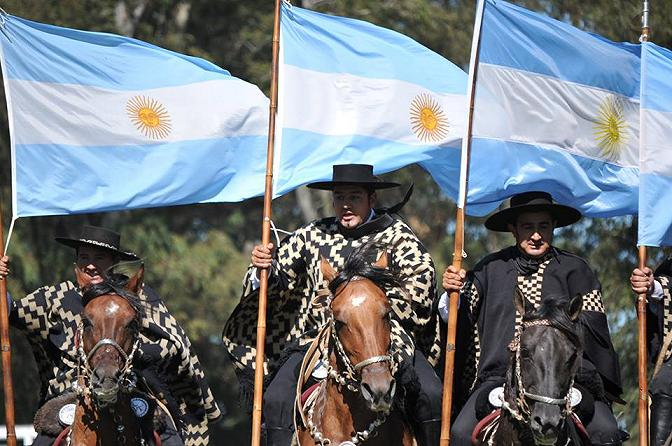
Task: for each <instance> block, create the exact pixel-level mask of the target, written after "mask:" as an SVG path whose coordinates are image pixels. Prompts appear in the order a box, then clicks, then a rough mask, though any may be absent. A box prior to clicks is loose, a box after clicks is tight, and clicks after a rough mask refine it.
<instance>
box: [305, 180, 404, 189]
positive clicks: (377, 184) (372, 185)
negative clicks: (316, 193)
mask: <svg viewBox="0 0 672 446" xmlns="http://www.w3.org/2000/svg"><path fill="white" fill-rule="evenodd" d="M338 186H361V187H365V188H367V189H376V190H377V189H390V188H393V187H399V186H400V184H399V183H393V182H391V181H318V182H316V183H310V184H306V187H309V188H310V189H319V190H334V188H335V187H338Z"/></svg>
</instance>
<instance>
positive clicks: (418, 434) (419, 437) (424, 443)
mask: <svg viewBox="0 0 672 446" xmlns="http://www.w3.org/2000/svg"><path fill="white" fill-rule="evenodd" d="M415 440H416V441H417V442H418V446H436V445H438V444H439V441H440V440H441V419H436V420H429V421H422V422H420V423H417V428H416V430H415Z"/></svg>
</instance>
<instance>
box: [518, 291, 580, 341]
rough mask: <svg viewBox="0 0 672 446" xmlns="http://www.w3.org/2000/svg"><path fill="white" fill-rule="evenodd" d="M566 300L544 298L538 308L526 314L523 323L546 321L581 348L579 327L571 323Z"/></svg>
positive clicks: (577, 324)
mask: <svg viewBox="0 0 672 446" xmlns="http://www.w3.org/2000/svg"><path fill="white" fill-rule="evenodd" d="M567 302H568V300H567V299H566V298H559V297H556V298H553V297H550V298H545V299H544V300H543V301H542V302H541V305H540V306H539V308H537V309H535V310H533V311H530V312H526V313H525V315H524V316H523V322H534V321H538V320H547V321H548V322H549V324H550V326H551V327H553V328H556V329H558V330H560V331H561V332H562V333H563V334H564V335H565V336H567V338H568V339H569V340H570V341H571V342H572V344H574V345H575V346H577V347H582V345H583V342H582V341H581V339H582V336H581V325H580V324H579V323H577V322H574V321H572V320H571V319H570V318H569V315H568V314H567V311H566V310H565V308H566V306H567Z"/></svg>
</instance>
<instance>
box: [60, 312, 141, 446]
mask: <svg viewBox="0 0 672 446" xmlns="http://www.w3.org/2000/svg"><path fill="white" fill-rule="evenodd" d="M139 345H140V339H139V338H138V336H137V333H136V338H135V341H134V342H133V347H132V349H131V352H130V353H128V354H127V353H126V352H125V351H124V349H123V348H122V347H121V345H119V343H118V342H117V341H115V340H114V339H110V338H103V339H101V340H99V341H98V342H96V344H95V345H94V346H93V348H92V349H91V351H89V353H88V354H87V353H85V352H84V324H83V322H80V323H79V326H78V327H77V335H76V338H75V346H76V348H77V356H78V358H77V368H78V373H77V376H78V379H77V380H76V381H75V382H74V383H73V390H74V391H75V392H76V393H77V395H78V396H79V397H80V398H85V397H86V396H91V401H92V402H93V403H94V404H95V405H96V406H97V407H98V408H99V409H107V410H108V411H109V412H110V415H111V417H112V419H113V421H114V423H115V424H116V434H117V443H118V444H120V445H125V444H126V436H125V435H124V431H125V427H124V422H123V420H122V419H121V417H120V415H119V414H118V413H117V412H116V411H115V410H114V404H115V403H116V402H117V397H118V395H119V392H124V393H132V392H133V391H134V390H135V389H136V387H137V382H138V379H137V376H136V374H135V372H134V371H133V358H134V357H135V353H136V352H137V351H138V347H139ZM105 346H111V347H113V348H114V349H115V350H117V352H119V354H120V355H121V357H122V358H123V359H124V365H123V367H121V369H120V370H119V373H118V375H119V378H118V380H117V382H116V384H115V385H114V386H113V387H111V388H110V389H108V390H103V389H94V388H93V384H92V382H91V374H92V373H93V368H91V365H90V361H91V358H92V357H93V355H94V354H95V353H96V351H98V350H99V349H100V348H102V347H105ZM71 442H72V430H70V432H68V436H67V437H66V445H67V446H70V444H71ZM140 445H141V446H144V445H146V442H145V439H144V438H142V437H141V438H140Z"/></svg>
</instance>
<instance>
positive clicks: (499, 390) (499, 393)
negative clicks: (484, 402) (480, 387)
mask: <svg viewBox="0 0 672 446" xmlns="http://www.w3.org/2000/svg"><path fill="white" fill-rule="evenodd" d="M488 401H490V404H492V407H502V402H503V401H504V386H502V387H495V388H494V389H492V390H491V391H490V394H489V395H488Z"/></svg>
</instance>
